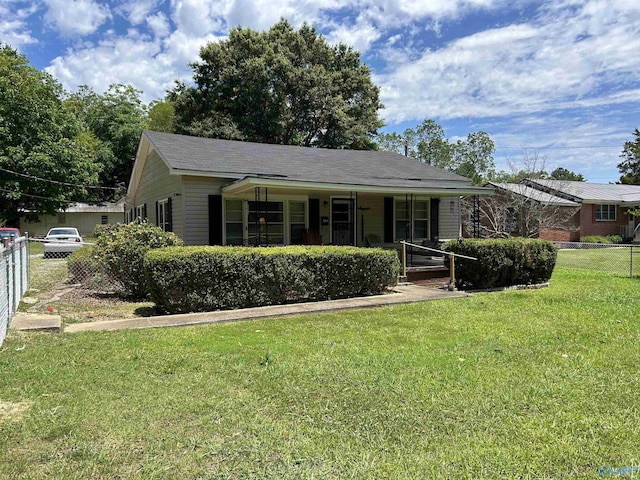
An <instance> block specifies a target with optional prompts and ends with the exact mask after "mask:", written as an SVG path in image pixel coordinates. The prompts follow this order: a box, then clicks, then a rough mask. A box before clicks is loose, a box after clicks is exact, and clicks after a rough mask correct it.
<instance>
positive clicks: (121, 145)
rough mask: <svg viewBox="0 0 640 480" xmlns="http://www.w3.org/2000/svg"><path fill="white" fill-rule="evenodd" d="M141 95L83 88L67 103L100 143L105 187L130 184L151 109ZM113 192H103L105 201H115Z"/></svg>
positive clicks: (123, 88)
mask: <svg viewBox="0 0 640 480" xmlns="http://www.w3.org/2000/svg"><path fill="white" fill-rule="evenodd" d="M141 94H142V92H141V91H140V90H137V89H135V88H134V87H132V86H130V85H122V84H113V85H111V86H109V89H108V90H107V91H106V92H105V93H102V94H98V93H96V92H94V91H93V90H92V89H91V88H89V87H87V86H84V85H83V86H81V87H80V88H79V89H78V91H77V92H75V93H73V94H71V95H69V96H68V98H67V100H66V103H67V106H68V108H69V109H71V110H73V111H74V112H75V115H76V116H77V118H78V119H79V120H80V122H81V123H82V124H83V126H84V128H85V129H86V130H87V131H88V132H90V133H91V134H92V135H93V136H94V137H95V138H96V139H97V140H99V142H100V143H99V148H98V152H97V158H98V161H99V163H100V164H101V166H102V169H101V172H100V185H101V186H103V187H109V188H110V189H111V188H117V187H119V186H125V185H126V184H127V182H128V181H129V177H130V176H131V171H132V169H133V163H134V161H135V156H136V151H137V149H138V142H139V141H140V134H141V133H142V129H143V128H144V127H145V125H146V122H147V107H146V105H145V104H144V103H143V102H142V100H141V99H140V95H141ZM110 189H105V190H101V191H100V192H101V193H100V196H101V197H102V199H109V198H111V197H113V190H110Z"/></svg>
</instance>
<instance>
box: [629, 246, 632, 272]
mask: <svg viewBox="0 0 640 480" xmlns="http://www.w3.org/2000/svg"><path fill="white" fill-rule="evenodd" d="M629 276H630V277H633V245H631V246H630V247H629Z"/></svg>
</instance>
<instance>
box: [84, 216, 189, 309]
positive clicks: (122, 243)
mask: <svg viewBox="0 0 640 480" xmlns="http://www.w3.org/2000/svg"><path fill="white" fill-rule="evenodd" d="M95 235H96V243H95V254H96V256H97V257H98V258H99V259H100V261H101V262H102V263H103V264H104V266H105V267H106V269H107V271H108V273H109V275H110V276H111V277H113V279H114V280H116V281H118V282H120V283H121V284H122V286H123V289H124V293H125V294H126V295H129V296H132V297H135V298H143V297H145V296H146V295H147V294H148V288H147V284H146V281H145V276H144V255H145V253H147V251H149V250H151V249H155V248H162V247H168V246H174V245H182V240H180V239H179V238H178V237H177V236H176V234H175V233H172V232H165V231H163V230H162V229H161V228H159V227H156V226H155V225H151V224H150V223H147V222H133V223H129V224H124V223H116V224H114V225H99V226H98V227H97V228H96V231H95Z"/></svg>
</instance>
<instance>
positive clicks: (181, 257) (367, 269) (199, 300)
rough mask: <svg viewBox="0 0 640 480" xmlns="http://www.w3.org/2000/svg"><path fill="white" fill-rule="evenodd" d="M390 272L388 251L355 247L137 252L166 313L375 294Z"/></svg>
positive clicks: (395, 266) (392, 255) (391, 279)
mask: <svg viewBox="0 0 640 480" xmlns="http://www.w3.org/2000/svg"><path fill="white" fill-rule="evenodd" d="M398 271H399V261H398V256H397V253H396V252H395V251H388V250H382V249H371V248H367V249H363V248H355V247H324V246H291V247H274V248H252V247H183V248H164V249H159V250H154V251H150V252H148V253H147V255H146V256H145V272H146V275H147V282H148V285H149V289H150V293H151V299H152V300H153V301H154V302H155V303H156V306H157V307H158V308H159V309H160V310H161V311H164V312H166V313H182V312H199V311H211V310H219V309H231V308H245V307H253V306H261V305H277V304H283V303H287V302H296V301H304V300H327V299H335V298H347V297H355V296H362V295H373V294H379V293H382V292H384V291H385V290H386V288H387V287H389V286H391V285H395V283H396V281H397V277H398Z"/></svg>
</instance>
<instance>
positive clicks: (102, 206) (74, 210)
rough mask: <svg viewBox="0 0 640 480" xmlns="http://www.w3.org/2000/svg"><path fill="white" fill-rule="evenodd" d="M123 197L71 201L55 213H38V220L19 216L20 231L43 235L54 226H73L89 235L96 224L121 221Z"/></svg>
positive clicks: (122, 219) (83, 233) (85, 235)
mask: <svg viewBox="0 0 640 480" xmlns="http://www.w3.org/2000/svg"><path fill="white" fill-rule="evenodd" d="M124 220H125V217H124V198H123V199H121V200H119V201H117V202H115V203H113V202H92V203H81V202H76V203H71V204H70V205H69V206H68V207H67V208H66V209H64V210H60V211H59V212H58V213H57V214H56V215H40V216H39V217H38V221H30V220H29V219H28V217H27V216H21V217H20V231H21V232H28V233H29V236H32V237H35V236H44V235H46V234H47V232H48V231H49V229H51V228H54V227H75V228H77V229H78V232H79V233H80V235H82V236H83V237H90V236H92V235H93V231H94V229H95V228H96V225H108V224H113V223H118V222H123V221H124Z"/></svg>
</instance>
